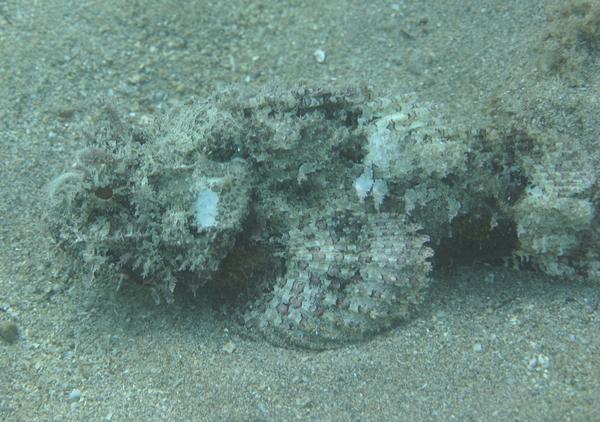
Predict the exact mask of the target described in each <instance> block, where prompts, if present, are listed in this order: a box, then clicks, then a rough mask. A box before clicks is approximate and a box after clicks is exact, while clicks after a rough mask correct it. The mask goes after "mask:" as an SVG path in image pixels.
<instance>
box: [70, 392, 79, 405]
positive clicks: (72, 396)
mask: <svg viewBox="0 0 600 422" xmlns="http://www.w3.org/2000/svg"><path fill="white" fill-rule="evenodd" d="M80 399H81V391H79V390H77V389H75V390H73V391H71V392H70V393H69V401H70V402H71V403H74V402H77V401H79V400H80Z"/></svg>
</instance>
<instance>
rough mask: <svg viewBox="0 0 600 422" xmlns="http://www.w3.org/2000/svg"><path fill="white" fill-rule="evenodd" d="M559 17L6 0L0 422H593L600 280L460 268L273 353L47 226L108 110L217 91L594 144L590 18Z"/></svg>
mask: <svg viewBox="0 0 600 422" xmlns="http://www.w3.org/2000/svg"><path fill="white" fill-rule="evenodd" d="M562 3H565V2H559V1H557V2H544V1H533V0H525V1H519V2H516V1H509V2H498V1H492V0H484V1H461V0H449V1H445V2H443V7H442V6H440V4H441V2H434V1H418V2H417V1H397V2H391V1H390V2H388V1H379V0H378V1H373V2H356V1H342V0H336V1H332V2H322V1H305V2H295V1H289V2H288V1H285V2H280V1H272V0H269V1H255V2H254V1H250V2H249V1H243V0H234V1H228V2H206V1H187V2H173V1H172V2H168V1H158V0H151V1H145V2H127V3H126V4H125V3H124V2H118V1H87V2H80V1H71V0H64V1H58V0H49V1H44V2H38V1H34V0H24V1H11V0H7V1H2V2H0V49H1V55H0V57H2V60H0V162H1V165H0V192H1V201H0V215H1V217H0V239H1V241H2V251H1V253H0V321H1V322H2V324H4V325H3V326H2V327H3V328H2V330H4V331H3V332H5V331H6V327H7V324H9V322H10V323H14V324H16V326H17V327H18V330H19V336H18V339H17V340H16V341H14V342H12V343H10V342H8V341H0V373H1V374H2V376H1V377H0V419H2V420H6V421H52V420H56V421H59V420H60V421H63V420H86V421H89V420H113V421H117V420H118V421H120V420H140V421H141V420H144V421H153V420H169V421H172V420H211V421H212V420H240V421H242V420H243V421H246V420H256V421H262V420H265V421H269V420H294V419H298V420H354V421H387V420H485V421H489V420H513V421H519V420H521V421H525V420H527V421H534V420H575V421H579V420H590V421H592V420H598V415H600V403H599V401H598V397H600V357H599V356H600V336H598V332H599V330H600V308H599V306H598V303H599V301H600V288H599V287H598V283H597V281H596V282H595V283H594V280H590V281H589V283H587V284H586V283H570V282H568V281H565V280H554V279H550V278H549V277H545V276H544V275H542V274H540V273H535V272H527V271H517V270H514V269H511V268H508V267H502V268H499V267H491V266H487V265H469V266H460V265H456V266H454V267H452V268H451V269H449V270H448V271H444V272H440V273H438V274H436V276H435V281H434V285H433V287H432V291H431V296H430V299H429V300H428V302H429V303H427V304H426V306H424V308H423V310H422V311H421V312H420V313H419V314H418V315H416V316H415V318H414V319H413V320H412V321H409V322H407V323H405V324H403V325H401V326H400V327H398V328H397V329H395V330H394V331H392V332H390V333H387V334H385V335H382V336H379V337H377V338H376V339H374V340H372V341H370V342H367V343H363V344H358V345H353V346H348V347H345V348H342V349H337V350H331V351H325V352H320V353H316V352H308V351H298V350H286V349H280V348H275V347H273V346H271V345H269V344H267V343H263V342H259V341H256V340H251V339H247V338H245V337H244V336H243V335H240V333H239V332H238V331H237V330H235V329H233V328H232V327H231V323H230V322H229V321H227V320H226V319H223V318H220V317H219V314H218V313H217V312H215V311H214V309H212V307H211V306H209V305H208V304H207V303H205V302H204V301H203V299H202V298H189V297H185V295H184V294H179V295H178V297H177V300H176V302H175V304H174V305H170V306H156V305H155V304H154V303H153V301H152V300H151V298H150V296H149V295H147V294H146V292H144V291H142V290H140V289H139V288H137V287H134V286H130V285H124V286H123V287H122V288H121V290H119V291H117V290H116V288H115V286H114V285H110V284H109V283H107V284H101V283H94V284H92V283H90V282H89V281H88V279H87V277H86V275H85V274H86V273H85V269H84V268H82V269H81V271H79V272H77V271H74V272H66V271H64V268H65V266H63V265H60V263H59V262H57V261H58V260H59V258H57V255H56V254H55V253H54V251H53V245H52V242H51V241H50V239H49V238H48V235H47V234H46V233H45V231H44V227H43V225H42V224H41V222H40V216H41V214H42V213H43V210H44V207H45V205H46V197H45V193H44V186H45V185H46V184H47V183H48V182H49V181H50V180H52V178H53V177H54V176H56V175H57V174H59V173H60V172H62V171H64V170H65V169H66V168H67V167H68V165H69V162H70V157H72V156H73V154H74V153H75V151H77V150H78V149H79V148H80V147H81V145H82V144H83V141H84V140H85V138H86V136H89V133H91V131H92V128H93V125H94V118H93V116H94V114H95V108H96V107H97V105H98V101H99V100H100V99H103V98H109V99H112V100H114V101H115V102H116V103H117V104H118V106H119V108H120V109H121V110H123V117H124V118H126V119H129V120H130V121H131V122H132V123H135V124H138V125H144V124H148V122H149V121H150V120H151V119H152V118H153V116H155V115H157V114H160V113H161V112H162V111H163V110H168V109H170V108H171V107H174V106H177V105H179V104H182V103H183V102H185V101H186V100H187V99H189V98H191V97H193V96H202V95H206V94H207V93H210V92H212V91H213V90H215V89H219V88H220V87H222V86H226V85H229V84H241V85H248V86H257V87H259V86H262V85H264V84H271V83H276V84H279V85H282V86H287V85H293V84H299V83H304V84H311V85H323V86H343V85H348V84H362V83H367V84H369V85H370V86H372V87H374V89H376V90H378V91H381V92H386V93H387V92H398V93H406V92H415V93H416V94H417V95H418V96H419V97H420V98H422V99H424V100H427V101H432V102H433V103H435V104H436V105H438V107H439V108H440V110H441V111H442V113H443V114H445V115H446V116H448V117H449V118H450V119H451V120H452V121H454V122H456V124H457V125H463V126H467V127H485V126H486V125H488V124H491V122H492V121H493V120H494V119H496V120H498V119H506V120H510V124H515V125H516V124H523V122H534V121H542V120H543V121H544V122H546V123H545V124H548V125H555V126H560V125H563V126H562V127H563V129H565V131H568V130H571V129H572V132H571V133H570V135H569V136H572V137H589V138H590V139H596V140H597V139H600V127H598V122H597V121H596V122H595V123H593V122H594V120H593V119H592V117H591V116H593V115H597V112H598V104H599V103H600V95H599V94H600V72H597V69H598V63H599V56H598V51H597V50H596V51H594V50H593V49H591V48H589V49H588V50H586V49H585V45H584V46H582V47H581V48H579V47H578V46H577V45H576V44H573V45H571V44H569V41H568V40H569V32H568V31H569V25H571V24H573V19H576V18H577V13H572V14H571V15H569V13H564V11H565V10H567V9H568V7H571V6H572V5H573V4H575V6H573V10H575V11H577V10H579V9H577V6H578V5H582V4H592V5H594V2H574V3H569V4H567V3H565V5H563V6H561V4H562ZM569 5H571V6H569ZM557 19H558V20H559V22H558V23H557ZM560 19H564V22H562V23H561V22H560ZM575 25H576V23H575ZM563 28H564V29H563ZM575 28H576V26H575ZM561 31H564V32H561ZM575 31H576V29H575ZM557 33H560V34H562V35H561V37H557V36H554V37H553V36H550V37H549V36H548V34H557ZM573 38H574V39H575V41H574V42H575V43H576V42H577V36H573ZM553 40H558V41H556V42H555V44H553ZM582 42H583V44H585V42H586V39H585V37H584V39H583V40H582ZM561 48H562V49H564V50H565V52H563V51H561V50H560V49H561ZM316 50H321V51H322V52H323V53H324V57H323V55H321V53H319V54H317V57H315V51H316ZM317 59H318V60H317ZM322 59H323V60H322ZM594 69H595V71H594ZM557 104H559V105H561V107H563V108H561V109H560V110H559V109H557ZM560 113H564V114H560ZM573 121H575V122H579V125H575V124H573V126H570V125H571V122H573ZM496 123H497V122H496ZM507 124H508V123H507ZM531 124H534V123H531ZM526 129H527V128H524V130H526ZM559 132H560V131H559Z"/></svg>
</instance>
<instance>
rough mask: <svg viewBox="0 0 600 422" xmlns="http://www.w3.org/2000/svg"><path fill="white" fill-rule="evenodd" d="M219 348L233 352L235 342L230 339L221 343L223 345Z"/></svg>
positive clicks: (226, 351)
mask: <svg viewBox="0 0 600 422" xmlns="http://www.w3.org/2000/svg"><path fill="white" fill-rule="evenodd" d="M221 350H223V351H224V352H225V353H229V354H231V353H233V352H234V350H235V343H234V342H232V341H228V342H227V343H225V344H224V345H223V347H222V348H221Z"/></svg>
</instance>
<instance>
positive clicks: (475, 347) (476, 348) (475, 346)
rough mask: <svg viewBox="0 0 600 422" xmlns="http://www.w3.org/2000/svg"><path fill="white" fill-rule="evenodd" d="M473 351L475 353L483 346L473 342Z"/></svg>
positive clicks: (480, 350) (481, 349) (481, 350)
mask: <svg viewBox="0 0 600 422" xmlns="http://www.w3.org/2000/svg"><path fill="white" fill-rule="evenodd" d="M473 351H474V352H477V353H481V352H483V346H482V345H481V343H475V344H474V345H473Z"/></svg>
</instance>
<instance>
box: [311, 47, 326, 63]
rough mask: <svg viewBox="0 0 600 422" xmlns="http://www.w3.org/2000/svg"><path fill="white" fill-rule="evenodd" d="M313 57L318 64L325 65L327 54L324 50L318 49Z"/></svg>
mask: <svg viewBox="0 0 600 422" xmlns="http://www.w3.org/2000/svg"><path fill="white" fill-rule="evenodd" d="M313 57H314V58H315V60H316V61H317V63H324V62H325V58H326V55H325V52H324V51H323V50H321V49H320V48H317V49H316V50H315V51H314V52H313Z"/></svg>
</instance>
